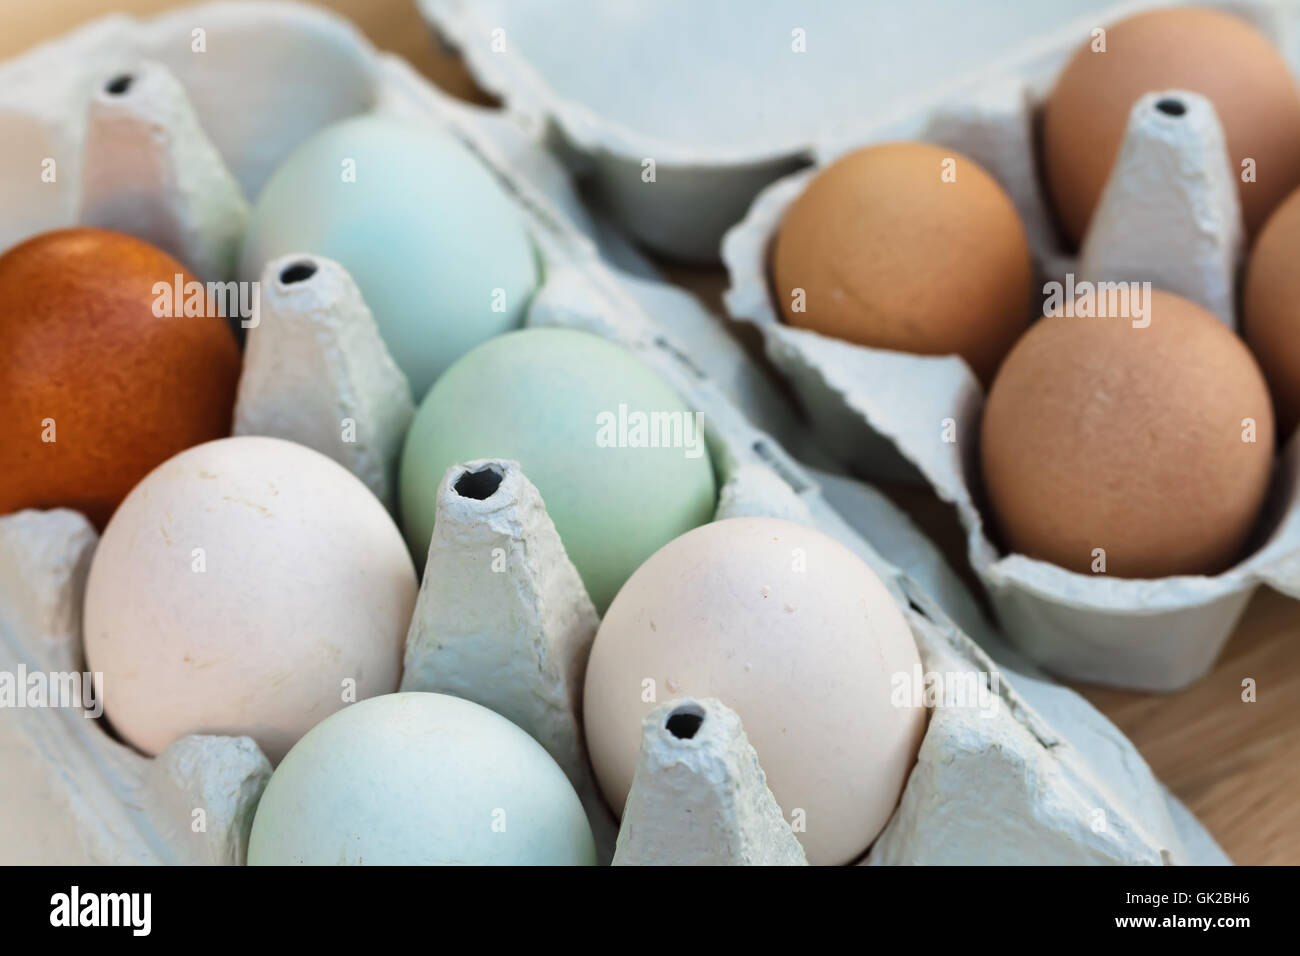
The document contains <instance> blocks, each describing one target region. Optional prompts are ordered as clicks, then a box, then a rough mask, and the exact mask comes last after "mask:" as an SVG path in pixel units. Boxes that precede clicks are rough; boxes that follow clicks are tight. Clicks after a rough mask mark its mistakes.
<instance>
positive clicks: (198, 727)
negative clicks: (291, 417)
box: [84, 437, 417, 763]
mask: <svg viewBox="0 0 1300 956" xmlns="http://www.w3.org/2000/svg"><path fill="white" fill-rule="evenodd" d="M416 590H417V582H416V577H415V569H414V567H413V566H412V563H411V559H410V556H409V554H408V553H407V550H406V546H405V544H404V543H403V541H402V537H401V534H400V533H399V532H398V530H397V527H396V525H395V524H394V523H393V520H392V518H391V517H389V515H388V513H387V512H386V511H385V510H384V508H383V506H382V505H381V504H380V503H379V501H378V499H376V498H375V497H374V495H372V494H371V493H370V491H369V490H368V489H367V488H366V487H365V485H363V484H362V483H361V482H360V481H359V480H358V479H357V478H356V477H354V476H353V475H352V474H351V473H350V472H348V471H347V470H346V469H344V468H343V467H341V466H340V465H337V464H335V463H334V462H333V461H331V460H330V459H328V458H326V457H325V456H324V455H321V454H319V453H318V452H315V451H312V450H311V449H309V448H305V447H303V446H301V445H296V444H293V443H292V442H287V441H281V440H279V439H275V438H255V437H240V438H227V439H223V440H221V441H215V442H209V443H207V444H204V445H199V446H197V447H195V448H191V449H189V450H188V451H185V452H182V453H181V454H179V455H177V456H175V457H174V458H172V459H170V460H168V461H167V462H165V463H163V464H162V465H160V466H159V467H158V468H157V469H155V470H154V471H153V472H151V473H150V474H149V475H148V476H147V477H146V478H145V479H144V480H143V481H142V482H141V483H140V484H139V485H137V486H136V488H135V489H134V490H132V492H131V493H130V494H129V495H128V496H127V497H126V500H125V501H123V502H122V506H121V507H120V508H119V509H118V512H117V514H116V515H114V517H113V520H112V521H110V522H109V525H108V527H107V528H106V529H105V531H104V536H103V539H102V540H101V541H100V543H99V547H98V548H97V549H96V551H95V555H94V558H93V561H92V564H91V568H90V576H89V580H88V582H87V587H86V602H85V624H84V629H85V645H86V658H87V664H88V666H89V668H90V669H91V670H92V671H99V672H102V673H103V675H104V699H105V711H106V713H107V715H108V718H109V720H110V721H111V722H112V724H113V727H114V728H115V729H116V730H117V731H118V732H119V733H120V734H121V735H122V736H123V737H124V738H125V739H126V740H127V741H128V742H129V743H131V744H133V745H135V746H136V747H137V748H139V749H140V750H142V751H143V752H145V753H147V754H157V753H158V752H159V751H161V750H162V749H163V748H165V747H166V746H167V745H168V744H170V743H172V742H173V741H175V740H177V739H178V738H180V737H182V736H184V735H186V734H194V733H205V734H230V735H238V734H247V735H249V736H251V737H252V738H253V739H254V740H256V741H257V743H258V744H259V745H260V746H261V748H262V750H263V751H264V752H265V753H266V755H267V757H269V758H270V760H271V762H272V763H275V762H276V761H278V760H279V759H280V758H281V757H283V756H284V754H285V753H286V752H287V751H288V749H289V748H290V747H291V746H292V745H293V743H294V742H295V741H296V740H297V739H298V738H299V737H301V736H302V735H303V734H304V733H306V732H307V731H308V730H309V729H310V728H311V727H312V726H313V725H315V724H316V723H317V722H318V721H320V720H322V719H323V718H325V717H327V716H329V715H330V714H331V713H333V712H334V711H336V710H338V709H339V708H340V707H342V706H343V705H344V701H345V695H346V694H347V693H348V691H349V690H351V689H353V688H354V689H355V694H354V697H353V699H361V698H365V697H370V696H374V695H377V694H385V693H391V692H392V691H394V690H395V689H396V688H397V684H398V680H399V678H400V675H401V662H402V647H403V643H404V640H405V636H406V629H407V627H408V625H409V623H410V618H411V613H412V610H413V608H414V606H415V597H416Z"/></svg>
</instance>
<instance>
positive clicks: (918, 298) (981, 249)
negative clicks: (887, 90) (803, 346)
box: [772, 143, 1032, 383]
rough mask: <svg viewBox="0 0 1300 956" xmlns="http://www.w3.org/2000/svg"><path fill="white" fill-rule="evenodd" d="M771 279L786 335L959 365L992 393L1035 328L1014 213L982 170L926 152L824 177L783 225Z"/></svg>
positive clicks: (918, 148)
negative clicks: (953, 359) (797, 331)
mask: <svg viewBox="0 0 1300 956" xmlns="http://www.w3.org/2000/svg"><path fill="white" fill-rule="evenodd" d="M945 173H946V174H947V175H945ZM953 177H955V178H953ZM950 179H951V181H949V180H950ZM772 278H773V285H774V291H775V294H776V296H777V299H778V300H779V302H780V306H781V311H782V315H783V316H784V318H785V321H786V322H787V323H789V324H790V325H793V326H797V327H799V328H804V329H812V330H813V331H814V332H820V333H822V334H823V335H829V336H832V337H834V338H838V339H844V340H846V341H849V342H855V343H857V344H859V345H869V346H873V347H875V348H882V349H894V350H897V351H900V352H914V353H919V354H922V355H952V354H956V355H960V356H961V357H962V358H964V359H965V360H966V363H967V364H968V365H969V366H970V367H971V369H972V370H973V371H974V372H975V374H976V375H977V376H979V378H980V379H981V381H983V382H985V383H987V382H988V381H989V380H990V379H991V378H992V377H993V373H994V372H995V371H996V370H997V366H998V363H999V362H1000V361H1001V360H1002V357H1003V356H1004V355H1006V353H1007V350H1008V349H1010V348H1011V345H1012V343H1013V342H1015V340H1016V337H1017V336H1019V335H1020V333H1021V332H1023V331H1024V329H1025V327H1026V326H1027V325H1028V324H1029V320H1030V318H1031V317H1032V314H1031V313H1032V307H1031V295H1032V290H1031V267H1030V259H1029V246H1028V242H1027V241H1026V238H1025V230H1024V226H1023V224H1022V223H1021V222H1020V217H1019V215H1018V214H1017V212H1016V209H1015V206H1014V205H1013V204H1012V202H1011V200H1010V198H1009V197H1008V196H1007V194H1006V193H1005V192H1003V190H1002V188H1001V187H1000V186H999V185H998V184H997V182H996V181H994V179H993V177H991V176H990V175H989V174H988V173H987V172H985V171H984V169H983V168H981V167H980V166H979V164H978V163H976V162H975V161H974V160H971V159H968V158H966V157H965V156H962V155H961V154H959V153H956V152H954V151H952V150H950V149H945V148H942V147H939V146H933V145H930V144H928V143H887V144H884V145H880V146H869V147H866V148H865V149H860V150H857V151H856V152H853V153H850V154H848V155H847V156H844V157H842V158H841V159H839V160H837V161H836V162H834V163H832V164H831V165H830V166H828V167H826V168H825V169H824V170H822V171H821V172H820V173H818V174H817V176H816V177H814V178H813V179H812V181H811V182H809V184H808V187H807V189H805V190H804V192H803V195H801V196H800V197H799V198H798V199H797V200H796V201H795V202H794V204H793V205H792V206H791V207H790V209H789V210H788V211H787V212H786V215H785V219H784V221H783V222H782V223H781V227H780V231H779V232H778V234H777V237H776V242H775V246H774V249H773V254H772ZM800 290H802V292H801V291H800Z"/></svg>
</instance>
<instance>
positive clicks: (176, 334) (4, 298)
mask: <svg viewBox="0 0 1300 956" xmlns="http://www.w3.org/2000/svg"><path fill="white" fill-rule="evenodd" d="M178 274H180V275H182V276H183V277H184V278H183V280H182V281H183V282H188V281H191V280H192V279H193V277H192V276H191V275H190V274H189V273H188V272H186V271H185V267H184V266H182V265H181V264H180V263H179V262H177V261H176V260H175V259H173V258H171V256H169V255H167V254H166V253H164V252H162V251H161V250H159V249H156V248H154V247H153V246H151V245H149V244H148V243H145V242H141V241H140V240H138V239H134V238H132V237H130V236H126V235H123V234H121V233H116V232H108V231H106V230H102V229H66V230H61V231H58V232H49V233H45V234H43V235H40V236H36V237H35V238H33V239H29V240H28V241H26V242H24V243H22V244H21V245H18V246H15V247H14V248H12V249H10V250H9V251H8V252H6V253H5V254H4V255H3V256H0V338H2V339H3V342H4V348H3V349H0V408H2V409H3V411H0V448H3V450H4V461H5V467H4V468H3V469H0V514H7V513H8V512H11V511H17V510H20V509H22V508H57V507H67V508H75V509H77V510H79V511H82V512H84V513H85V514H86V515H87V516H88V517H89V518H90V519H91V521H93V522H94V523H95V525H96V526H97V527H99V528H101V529H102V528H103V526H104V524H105V523H106V522H107V521H108V518H109V516H110V515H111V514H112V513H113V509H114V508H116V507H117V504H118V502H119V501H121V500H122V498H123V497H124V496H125V495H126V493H127V492H128V491H130V490H131V488H132V486H133V485H135V483H136V482H137V481H139V480H140V479H141V478H143V477H144V476H145V474H147V473H148V472H149V471H150V470H151V469H152V468H153V467H154V466H155V465H158V464H160V463H161V462H163V461H165V460H166V459H167V458H170V457H171V456H172V455H174V454H176V453H177V452H178V451H181V450H182V449H184V448H188V447H190V446H191V445H197V444H199V443H201V442H205V441H208V440H210V439H213V438H220V437H222V436H224V435H227V434H229V432H230V418H231V409H232V407H233V405H234V400H235V385H236V381H237V379H238V377H239V349H238V346H236V344H235V337H234V335H233V333H232V332H231V330H230V327H229V326H228V325H227V324H226V320H225V319H222V318H219V317H217V316H215V315H211V316H190V317H186V316H184V315H183V314H181V315H179V316H177V317H171V316H166V317H162V318H159V317H158V316H155V315H154V302H155V299H156V298H157V296H156V295H155V292H154V284H155V283H158V282H162V283H166V284H167V285H168V286H174V285H175V279H176V276H177V275H178ZM182 305H183V303H182Z"/></svg>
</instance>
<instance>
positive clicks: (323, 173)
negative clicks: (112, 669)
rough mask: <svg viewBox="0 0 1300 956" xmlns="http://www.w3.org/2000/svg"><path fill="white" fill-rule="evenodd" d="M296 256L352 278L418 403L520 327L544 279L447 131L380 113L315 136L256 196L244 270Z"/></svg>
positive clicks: (508, 211) (527, 245) (514, 225)
mask: <svg viewBox="0 0 1300 956" xmlns="http://www.w3.org/2000/svg"><path fill="white" fill-rule="evenodd" d="M295 252H302V253H311V254H316V255H321V256H325V257H326V258H329V259H334V260H335V261H337V262H339V263H341V264H342V265H343V267H344V268H345V269H347V270H348V272H349V273H351V275H352V278H353V279H354V280H356V283H357V286H358V288H360V290H361V294H362V296H363V297H364V298H365V300H366V304H367V305H369V306H370V309H371V311H372V312H373V313H374V316H375V321H376V322H377V323H378V325H379V331H380V333H381V334H382V335H383V337H384V341H385V342H386V343H387V345H388V349H389V351H390V352H391V353H392V355H393V358H394V359H395V360H396V362H397V364H398V366H399V367H400V368H401V369H402V371H403V372H405V373H406V377H407V379H408V380H409V381H410V383H411V390H412V392H413V394H414V397H415V398H416V399H417V400H418V399H419V398H420V397H422V396H423V395H424V393H425V392H426V391H428V389H429V386H430V385H432V384H433V382H434V380H435V379H436V378H437V377H438V376H439V375H440V374H441V373H442V371H443V369H445V368H447V366H449V365H451V363H452V362H454V361H455V360H456V359H457V358H459V357H460V356H461V355H463V354H464V353H466V352H468V351H469V350H470V349H472V348H473V347H474V346H475V345H478V344H479V343H481V342H484V341H486V340H487V339H490V338H492V337H493V336H496V335H500V334H501V333H503V332H507V331H509V330H511V329H514V328H517V327H518V326H520V325H521V324H522V322H523V318H524V311H525V309H526V308H527V305H528V300H529V298H530V297H531V296H532V293H533V291H534V289H535V288H536V287H537V284H538V266H537V257H536V255H535V253H534V250H533V247H532V244H531V242H530V241H529V238H528V234H527V232H526V231H525V228H524V223H523V220H522V218H521V216H520V214H519V211H518V209H517V208H516V207H515V205H514V204H513V202H512V201H511V200H510V198H509V197H508V196H507V195H506V193H505V191H504V190H503V189H502V187H501V186H500V184H499V183H498V182H497V180H496V179H494V178H493V177H492V175H491V174H490V173H489V172H488V171H487V170H486V169H485V168H484V167H483V166H482V165H481V164H480V163H479V162H478V160H477V159H475V158H474V156H473V155H471V154H470V152H469V151H468V150H467V149H466V148H465V147H464V146H462V145H461V144H460V143H459V142H457V141H456V140H455V139H453V138H451V137H450V136H447V135H444V134H441V133H437V132H434V131H431V130H429V129H427V128H425V127H422V126H419V125H417V124H413V123H404V122H400V121H398V120H396V119H394V118H391V117H386V116H382V115H378V114H366V115H363V116H356V117H353V118H351V119H347V120H343V121H342V122H340V123H336V124H334V125H332V126H329V127H326V128H325V129H323V130H321V131H320V132H319V133H317V134H316V135H315V136H313V137H311V138H310V139H308V140H307V141H306V142H304V143H303V144H302V145H300V146H299V147H298V148H297V149H296V150H294V151H293V153H292V154H290V156H289V158H288V159H286V160H285V161H284V163H283V164H282V165H281V166H280V167H279V169H277V170H276V171H275V173H274V175H272V176H271V178H270V180H269V181H268V182H267V184H266V186H265V188H264V189H263V190H262V194H261V195H260V196H259V197H258V199H257V204H256V205H255V207H254V209H253V216H252V220H251V222H250V223H249V229H248V234H247V236H246V237H245V239H244V248H243V255H242V259H241V263H240V272H241V278H243V279H244V280H246V281H252V280H256V279H260V278H261V273H262V270H263V268H265V266H266V263H267V262H268V261H270V260H271V259H274V258H277V257H279V256H282V255H288V254H289V253H295Z"/></svg>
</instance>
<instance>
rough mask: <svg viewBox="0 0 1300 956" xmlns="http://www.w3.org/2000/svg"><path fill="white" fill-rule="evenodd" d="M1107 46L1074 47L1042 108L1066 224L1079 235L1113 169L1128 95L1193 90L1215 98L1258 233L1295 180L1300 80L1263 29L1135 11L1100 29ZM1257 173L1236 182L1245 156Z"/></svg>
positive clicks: (1190, 14)
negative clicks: (1096, 48) (1101, 48)
mask: <svg viewBox="0 0 1300 956" xmlns="http://www.w3.org/2000/svg"><path fill="white" fill-rule="evenodd" d="M1105 42H1106V49H1105V52H1104V53H1103V52H1094V50H1093V43H1094V41H1093V40H1091V39H1090V40H1089V41H1087V42H1086V43H1085V44H1084V45H1083V46H1081V47H1080V48H1079V51H1078V52H1077V53H1076V54H1075V55H1074V57H1073V58H1072V59H1071V60H1070V62H1069V63H1068V64H1067V65H1066V67H1065V70H1064V71H1063V72H1062V73H1061V75H1060V78H1059V79H1058V80H1057V82H1056V86H1055V88H1054V89H1053V91H1052V94H1051V96H1050V97H1049V98H1048V101H1047V105H1046V108H1045V110H1044V113H1043V136H1042V148H1043V170H1044V173H1045V175H1046V178H1047V185H1048V189H1049V191H1050V193H1051V197H1052V201H1053V203H1054V205H1055V208H1056V215H1057V219H1058V221H1059V223H1060V226H1061V229H1062V231H1063V232H1064V233H1065V236H1066V237H1067V238H1068V239H1069V241H1070V242H1071V243H1074V244H1076V245H1077V244H1078V243H1079V242H1080V241H1081V240H1082V239H1083V235H1084V233H1085V232H1086V231H1087V227H1088V222H1089V220H1090V219H1091V217H1092V212H1093V209H1094V208H1095V207H1096V205H1097V201H1098V199H1099V198H1100V197H1101V192H1102V188H1103V187H1104V186H1105V185H1106V180H1107V179H1108V178H1109V177H1110V171H1111V167H1112V166H1113V165H1114V163H1115V157H1116V156H1117V155H1118V152H1119V147H1120V143H1121V142H1122V140H1123V137H1124V130H1125V127H1126V126H1127V125H1128V118H1129V112H1130V111H1131V110H1132V108H1133V104H1134V102H1135V101H1136V100H1137V99H1138V98H1140V97H1141V96H1143V95H1144V94H1146V93H1153V92H1158V91H1160V90H1175V89H1177V90H1190V91H1192V92H1193V93H1200V94H1201V95H1203V96H1205V97H1207V98H1208V99H1209V100H1210V102H1212V103H1213V104H1214V107H1215V110H1216V112H1217V113H1218V116H1219V122H1220V123H1221V124H1222V125H1223V131H1224V134H1225V136H1226V137H1227V142H1228V152H1229V155H1230V158H1231V160H1232V165H1233V171H1234V174H1235V175H1237V176H1238V177H1239V187H1238V188H1239V193H1240V196H1241V203H1242V211H1243V213H1244V215H1245V222H1246V229H1247V231H1248V232H1249V233H1250V234H1251V235H1254V234H1255V233H1256V232H1258V231H1259V228H1260V227H1261V226H1262V225H1263V223H1264V220H1265V219H1267V218H1268V214H1269V213H1270V212H1271V211H1272V210H1273V208H1274V207H1276V206H1277V204H1278V203H1279V202H1281V201H1282V199H1283V198H1284V197H1285V196H1286V195H1287V193H1289V192H1290V191H1291V190H1292V189H1293V188H1294V187H1295V186H1296V185H1297V184H1298V183H1300V89H1297V87H1296V83H1295V80H1294V78H1293V77H1292V76H1291V72H1290V71H1289V70H1288V69H1287V65H1286V63H1285V62H1283V60H1282V58H1281V56H1279V55H1278V52H1277V50H1276V49H1275V48H1274V47H1273V45H1272V44H1271V43H1270V42H1269V40H1268V38H1267V37H1265V36H1264V35H1263V34H1262V33H1260V32H1259V31H1258V30H1256V29H1255V28H1254V27H1253V26H1251V25H1250V24H1249V23H1247V22H1246V21H1244V20H1242V19H1240V18H1239V17H1235V16H1232V15H1230V14H1227V13H1220V12H1218V11H1215V10H1205V9H1196V8H1189V7H1176V8H1173V9H1166V10H1156V11H1152V12H1149V13H1141V14H1138V15H1137V16H1134V17H1130V18H1129V19H1127V20H1123V21H1121V22H1119V23H1117V24H1115V25H1113V26H1111V27H1109V28H1107V30H1106V35H1105ZM1247 158H1250V159H1253V160H1254V161H1255V181H1254V182H1241V181H1240V174H1241V172H1242V165H1241V164H1242V161H1243V160H1245V159H1247Z"/></svg>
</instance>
